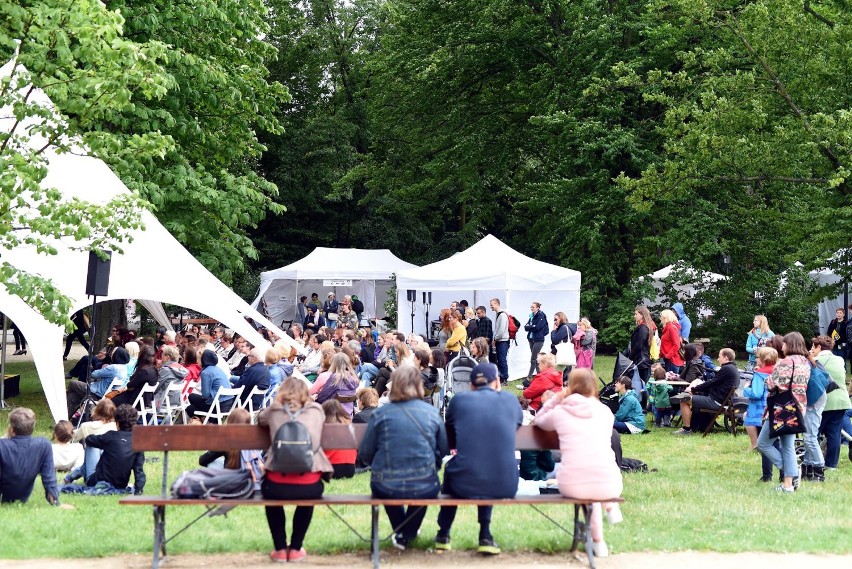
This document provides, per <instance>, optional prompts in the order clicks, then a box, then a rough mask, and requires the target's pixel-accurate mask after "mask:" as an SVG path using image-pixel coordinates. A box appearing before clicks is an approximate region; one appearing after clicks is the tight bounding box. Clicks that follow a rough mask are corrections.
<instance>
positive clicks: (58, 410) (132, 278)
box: [0, 65, 289, 420]
mask: <svg viewBox="0 0 852 569" xmlns="http://www.w3.org/2000/svg"><path fill="white" fill-rule="evenodd" d="M9 68H10V65H6V66H4V67H3V68H2V69H0V77H2V76H7V75H8V74H9V71H8V70H9ZM30 100H37V101H38V102H39V103H40V104H42V105H50V101H49V99H48V98H47V96H46V95H45V94H44V93H43V92H40V91H36V92H34V93H33V96H31V97H30ZM10 115H11V113H10V112H8V109H0V128H2V129H4V130H5V131H6V132H8V131H9V129H10V126H11V119H10ZM20 128H22V127H21V126H20V125H19V129H20ZM30 144H40V145H44V141H43V140H38V138H37V137H36V136H33V137H32V140H31V141H30ZM39 147H40V146H39ZM82 154H83V152H82V150H81V151H80V153H79V154H77V153H64V154H57V153H56V152H53V151H51V150H47V151H46V154H45V156H46V158H47V161H48V174H47V177H46V178H45V179H44V181H43V183H42V186H43V187H45V188H56V189H57V190H59V191H60V192H61V194H62V196H63V197H64V198H67V199H71V198H75V197H76V198H80V199H83V200H86V201H88V202H92V203H97V204H105V203H108V202H109V201H110V200H112V199H113V198H115V197H118V196H121V195H124V194H128V190H127V188H126V187H125V186H124V184H123V183H122V182H121V180H120V179H119V178H118V176H116V175H115V174H114V173H113V172H112V170H110V169H109V167H108V166H107V165H106V164H104V163H103V162H102V161H101V160H98V159H97V158H93V157H90V156H84V155H82ZM141 218H142V221H143V223H144V228H143V229H137V230H131V231H129V235H130V236H132V238H133V241H132V242H131V243H126V242H125V243H124V244H123V245H122V248H123V253H121V254H119V253H114V254H113V256H112V263H111V269H110V280H109V296H107V297H103V298H102V297H99V300H112V299H125V298H133V299H147V300H148V301H154V302H146V303H145V304H146V305H147V306H152V307H153V308H154V313H155V314H156V313H157V311H156V305H155V303H156V302H167V303H170V304H175V305H178V306H183V307H186V308H190V309H192V310H196V311H198V312H201V313H203V314H207V315H209V316H210V317H211V318H214V319H216V320H219V321H220V322H222V323H224V324H225V325H227V326H228V327H230V328H232V329H233V330H234V331H236V332H238V333H239V334H240V335H242V336H244V337H245V338H247V339H248V340H249V341H250V342H252V343H254V344H255V345H263V342H264V340H263V337H262V336H261V335H260V334H258V332H257V331H256V330H255V329H254V328H253V327H252V326H251V325H250V324H249V323H248V322H247V321H246V320H245V317H251V318H253V319H254V320H255V321H257V322H259V323H261V324H263V325H264V326H266V327H268V328H269V329H271V330H273V331H275V332H276V334H278V335H279V336H281V337H283V338H285V340H289V338H288V337H286V336H285V335H284V333H283V332H282V331H280V330H279V329H277V328H276V327H275V326H274V325H273V324H272V323H271V322H269V321H268V320H267V319H266V318H264V317H263V316H262V315H261V314H259V313H258V312H257V311H256V310H254V309H253V308H251V306H249V305H248V304H247V303H246V302H245V301H243V300H242V299H241V298H240V297H239V296H238V295H237V294H236V293H234V292H233V291H232V290H231V289H230V288H228V287H227V286H225V285H224V284H223V283H222V282H221V281H219V280H218V279H217V278H216V277H215V276H213V275H212V274H211V273H210V272H208V271H207V270H206V269H205V268H204V267H203V266H202V265H201V264H200V263H199V262H198V261H196V260H195V258H194V257H193V256H192V255H191V254H190V253H189V252H188V251H187V250H186V249H184V248H183V246H182V245H181V244H180V243H178V241H177V240H176V239H174V238H173V237H172V236H171V234H169V232H168V231H166V229H165V228H164V227H163V226H162V225H161V224H160V223H159V221H157V218H156V217H154V215H153V214H152V213H151V212H149V211H147V210H145V211H142V212H141ZM77 245H78V244H77V243H76V242H74V241H73V240H67V241H58V242H56V243H55V246H56V249H57V254H56V255H41V254H38V253H37V252H36V250H35V248H34V247H29V246H21V247H18V248H15V249H12V250H4V251H2V258H3V260H4V261H7V262H9V263H11V264H12V265H13V266H15V267H16V268H18V269H21V270H25V271H28V272H31V273H37V274H40V275H41V276H43V277H45V278H49V279H50V280H51V281H52V282H53V284H54V285H55V286H56V287H57V288H58V289H59V290H60V291H61V292H62V293H63V294H65V295H67V296H69V297H70V298H71V299H72V301H73V309H72V310H73V311H76V310H78V309H80V308H83V307H85V306H89V305H90V304H91V299H90V298H87V296H86V294H85V288H86V276H87V271H88V263H87V261H88V253H86V252H83V251H76V250H74V247H76V246H77ZM0 311H2V312H4V313H6V314H7V315H8V316H9V317H10V318H11V319H12V320H13V321H14V322H15V323H16V324H17V325H18V327H19V328H20V330H21V332H22V333H23V334H24V336H26V338H27V342H28V344H29V350H30V351H31V352H32V354H33V359H34V360H35V364H36V370H37V372H38V376H39V379H40V380H41V383H42V386H43V387H44V391H45V395H46V397H47V402H48V405H49V406H50V410H51V413H52V414H53V417H54V419H55V420H59V419H62V418H66V415H67V410H66V404H65V372H64V368H63V365H62V349H63V345H62V334H63V330H62V328H61V327H60V326H56V325H53V324H50V323H49V322H47V321H46V320H45V319H44V318H43V317H42V316H41V315H40V314H38V313H36V312H35V311H33V310H32V309H31V308H30V307H29V306H27V305H26V304H25V303H24V302H22V301H21V299H20V298H18V297H16V296H12V295H9V294H8V293H7V292H6V290H5V288H4V287H2V286H0ZM164 317H165V315H164V314H162V311H161V310H160V315H159V318H164Z"/></svg>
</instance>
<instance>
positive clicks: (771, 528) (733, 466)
mask: <svg viewBox="0 0 852 569" xmlns="http://www.w3.org/2000/svg"><path fill="white" fill-rule="evenodd" d="M598 365H599V369H598V370H597V371H598V373H599V374H600V375H601V376H602V377H603V378H604V379H609V378H610V377H611V374H612V366H613V359H612V358H606V357H599V358H598ZM8 368H9V371H10V372H11V373H20V374H21V391H22V393H21V395H20V397H16V398H14V399H12V400H10V401H9V403H10V404H14V405H16V406H29V407H32V408H33V409H34V410H35V411H36V413H37V415H38V423H37V426H36V428H37V430H38V434H41V435H44V436H49V434H50V432H51V430H52V420H51V418H50V414H49V412H48V409H47V404H46V402H45V400H44V395H43V392H42V390H41V386H40V384H39V382H38V378H37V377H36V373H35V368H34V367H33V366H32V365H31V364H22V363H12V364H9V366H8ZM510 389H512V388H510ZM514 391H516V392H517V391H518V390H516V389H515V390H514ZM7 424H8V414H7V413H2V414H0V429H2V431H3V432H5V430H6V426H7ZM649 424H650V425H652V426H651V429H652V432H651V433H649V434H647V435H632V436H626V437H624V438H623V439H622V441H623V446H624V454H625V456H629V457H634V458H639V459H642V460H644V461H645V462H647V463H648V465H649V466H650V467H651V468H655V469H657V471H656V472H654V473H650V474H629V475H626V476H625V490H624V497H625V499H626V500H627V501H626V503H625V504H624V506H623V511H624V522H623V523H621V524H619V525H617V526H614V527H611V526H608V527H606V539H607V542H609V543H610V546H611V548H612V549H613V550H614V551H616V552H628V551H677V550H687V549H689V550H712V551H719V552H740V551H774V552H779V551H785V552H786V551H790V552H808V553H836V554H849V553H852V540H850V539H849V535H850V531H852V499H850V498H852V490H850V488H852V464H850V463H849V462H848V461H847V460H846V458H845V456H846V453H845V450H846V447H844V452H843V455H842V460H841V464H840V468H839V469H838V470H836V471H831V472H829V473H828V475H827V479H828V480H827V482H825V483H824V484H818V485H817V484H806V485H805V486H804V487H803V489H802V490H801V491H800V492H798V493H797V494H795V495H792V496H784V495H777V494H776V493H775V492H774V491H773V490H772V488H773V487H774V484H765V483H760V482H757V479H758V478H759V477H760V457H759V456H758V455H757V454H756V453H749V452H746V448H747V446H748V439H747V438H746V437H744V436H738V437H736V438H734V437H732V436H730V435H728V434H725V433H714V434H713V435H711V436H709V437H707V438H701V437H699V436H692V437H683V438H681V437H676V436H673V435H672V434H671V430H670V429H660V430H654V429H653V422H649ZM197 456H198V455H197V454H195V453H172V454H171V456H170V462H171V468H170V470H171V475H172V480H170V482H171V481H173V479H174V478H175V477H176V476H177V474H178V473H179V472H180V471H181V470H187V469H190V468H195V467H196V465H197ZM151 457H156V458H160V457H161V455H160V454H159V453H151V454H150V455H149V458H151ZM145 472H146V474H147V476H148V483H147V485H146V487H145V493H146V494H157V493H159V491H160V484H161V480H162V462H161V460H158V461H156V462H152V463H148V464H146V465H145ZM326 492H327V493H342V494H349V493H353V494H354V493H369V475H368V474H365V475H359V476H357V477H356V478H354V479H352V480H344V481H334V482H332V484H331V485H330V486H327V488H326ZM62 500H63V502H66V503H69V504H72V505H74V506H75V507H76V509H74V510H57V509H55V508H52V507H50V506H48V505H47V504H46V502H45V501H44V499H43V490H42V487H41V483H40V480H38V481H37V482H36V488H35V490H34V492H33V496H32V497H31V498H30V501H29V503H27V504H11V505H4V506H2V508H0V512H1V513H0V516H2V526H3V538H2V543H3V547H2V557H4V558H12V559H26V558H38V557H54V558H55V557H104V556H110V555H115V554H119V553H142V554H145V553H150V552H151V544H152V528H153V526H152V519H151V510H150V508H147V507H126V506H118V504H117V501H118V498H116V497H88V496H72V495H69V496H65V495H63V496H62ZM544 510H545V511H546V512H547V514H548V515H550V516H551V517H553V518H555V519H557V520H561V521H562V522H563V525H564V527H570V523H571V519H570V518H571V516H572V514H573V513H572V511H570V509H569V508H565V507H559V506H550V507H547V508H545V509H544ZM202 511H203V510H202V509H201V508H194V507H181V508H170V509H169V510H168V513H167V515H168V528H169V529H170V531H171V532H174V531H175V530H176V529H177V528H178V527H180V526H181V525H182V524H183V523H186V522H188V521H189V520H191V519H192V518H194V517H196V516H198V515H199V514H200V513H201V512H202ZM337 511H338V512H339V513H340V514H341V515H342V516H343V517H344V518H346V520H347V521H349V523H350V524H352V525H353V526H354V527H356V528H357V529H359V530H360V531H361V532H362V535H364V536H367V535H368V534H369V527H370V518H369V508H366V507H340V508H338V509H337ZM287 513H288V517H289V516H290V515H291V514H292V508H288V509H287ZM436 515H437V511H436V510H435V509H432V510H431V511H430V512H429V513H428V514H427V515H426V521H425V522H424V524H423V529H422V537H421V539H420V540H419V541H418V542H417V543H416V544H415V546H416V547H424V548H425V547H431V545H432V542H431V538H432V537H433V536H434V534H435V532H436V531H437V525H436ZM782 520H789V521H786V522H782ZM793 520H795V524H796V526H797V527H799V528H807V531H798V532H796V539H790V535H791V534H790V523H791V522H792V521H793ZM382 524H383V525H382V531H383V532H384V534H385V535H386V534H387V532H389V531H390V528H389V526H388V524H387V520H386V519H385V518H384V516H382ZM81 528H89V529H91V530H92V531H96V532H97V536H98V539H96V540H93V539H91V537H87V533H86V532H84V531H80V529H81ZM95 528H97V529H95ZM492 532H493V533H494V535H495V537H496V539H497V541H498V542H499V543H500V545H501V546H502V547H503V548H504V549H505V550H536V551H541V552H555V551H565V550H566V549H567V548H568V547H569V546H570V538H569V537H568V536H567V535H565V534H564V533H562V532H561V531H560V530H559V529H558V528H556V527H555V526H554V525H553V524H550V523H548V522H547V521H546V520H544V519H543V518H542V517H541V516H540V515H539V514H537V513H536V512H535V511H533V510H532V509H531V508H529V507H527V506H504V507H500V508H496V509H495V511H494V519H493V523H492ZM477 536H478V526H477V524H476V511H475V509H474V508H461V509H460V510H459V514H458V517H457V520H456V523H455V524H454V526H453V547H454V548H455V549H466V548H473V547H475V546H476V543H477V542H476V540H477ZM306 547H307V548H308V549H309V550H310V551H311V552H316V553H327V554H329V553H338V552H343V551H353V550H365V551H366V550H368V549H369V546H368V545H367V544H365V543H363V542H361V541H360V540H358V538H357V537H355V536H354V535H352V534H351V533H350V532H349V531H348V530H347V529H346V527H345V526H344V525H343V524H342V523H341V522H340V521H339V520H337V519H336V518H335V517H334V516H333V515H332V514H331V513H330V512H328V511H327V510H325V509H317V510H316V512H315V514H314V519H313V523H312V525H311V529H310V531H309V532H308V536H307V540H306ZM269 549H271V539H270V537H269V532H268V529H267V526H266V519H265V517H264V512H263V509H262V508H255V507H252V508H237V509H236V510H234V511H232V512H231V513H229V514H228V516H227V517H217V518H211V519H206V520H202V521H201V522H199V524H198V525H196V526H195V527H193V528H192V529H190V530H188V531H187V532H186V533H184V534H183V535H181V536H180V537H178V538H177V539H176V540H175V541H173V542H171V543H170V544H169V551H170V552H171V553H188V552H192V553H217V552H225V551H267V550H269Z"/></svg>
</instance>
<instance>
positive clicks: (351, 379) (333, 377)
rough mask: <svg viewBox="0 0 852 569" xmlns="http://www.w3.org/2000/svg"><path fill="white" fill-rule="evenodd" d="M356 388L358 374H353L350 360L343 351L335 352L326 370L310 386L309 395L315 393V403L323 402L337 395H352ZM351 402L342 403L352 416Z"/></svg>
mask: <svg viewBox="0 0 852 569" xmlns="http://www.w3.org/2000/svg"><path fill="white" fill-rule="evenodd" d="M357 389H358V376H356V375H355V370H354V369H352V362H351V361H350V359H349V356H347V355H346V354H345V353H343V352H339V353H336V354H334V355H332V356H331V360H330V362H329V366H328V371H326V372H324V373H322V374H320V376H319V377H317V380H316V381H315V382H314V384H313V385H312V386H311V389H310V393H311V395H316V402H317V403H320V404H322V403H324V402H326V401H328V400H329V399H334V398H336V397H337V396H338V395H341V396H344V397H354V396H355V390H357ZM353 407H354V405H353V403H352V402H348V403H343V408H344V409H345V410H346V412H347V413H349V416H350V417H351V416H352V412H353Z"/></svg>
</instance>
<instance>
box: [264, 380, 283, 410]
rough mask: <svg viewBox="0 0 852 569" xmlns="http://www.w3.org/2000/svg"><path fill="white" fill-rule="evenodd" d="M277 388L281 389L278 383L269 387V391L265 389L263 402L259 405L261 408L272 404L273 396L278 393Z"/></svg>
mask: <svg viewBox="0 0 852 569" xmlns="http://www.w3.org/2000/svg"><path fill="white" fill-rule="evenodd" d="M279 389H281V384H280V383H278V384H276V385H273V386H272V387H270V388H269V391H267V392H266V395H265V396H264V397H263V403H262V404H261V405H260V408H261V409H266V408H267V407H269V406H270V405H272V402H273V401H275V396H276V395H278V390H279Z"/></svg>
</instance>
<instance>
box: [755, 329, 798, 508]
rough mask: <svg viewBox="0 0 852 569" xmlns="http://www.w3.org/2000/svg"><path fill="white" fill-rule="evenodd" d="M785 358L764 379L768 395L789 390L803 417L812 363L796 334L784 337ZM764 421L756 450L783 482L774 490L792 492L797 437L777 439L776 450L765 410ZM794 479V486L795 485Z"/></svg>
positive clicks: (796, 468)
mask: <svg viewBox="0 0 852 569" xmlns="http://www.w3.org/2000/svg"><path fill="white" fill-rule="evenodd" d="M783 347H784V359H782V360H780V361H779V362H778V363H777V364H775V367H774V368H773V370H772V374H771V375H770V376H769V377H768V378H766V390H767V392H769V393H770V394H773V393H779V392H783V391H788V390H789V391H791V392H792V394H793V397H794V398H795V401H796V404H797V405H798V406H799V409H800V411H801V412H802V415H804V414H805V408H806V406H807V390H808V380H809V379H810V377H811V364H810V362H809V361H808V349H807V347H806V346H805V339H804V338H803V337H802V335H801V334H799V333H798V332H790V333H789V334H786V335H785V336H784V345H783ZM766 412H767V419H768V420H766V421H765V422H764V423H763V427H762V428H761V429H760V434H759V435H758V437H757V449H758V450H759V451H760V453H761V454H762V455H763V456H765V457H766V458H768V459H769V461H770V462H772V464H774V465H775V466H776V467H777V468H778V470H780V471H781V472H782V474H783V476H784V482H783V484H782V485H781V486H778V488H777V490H779V491H782V492H793V491H794V490H795V487H797V486H798V476H797V475H798V471H799V470H798V465H797V464H796V450H795V443H796V435H781V436H779V437H776V438H777V439H778V441H779V443H780V445H781V450H780V451H779V450H778V449H777V448H776V447H775V446H774V445H773V442H774V441H773V439H772V438H771V437H770V425H771V424H772V417H771V416H768V415H769V414H770V413H771V410H770V409H769V407H767V410H766ZM794 478H795V484H794Z"/></svg>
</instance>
